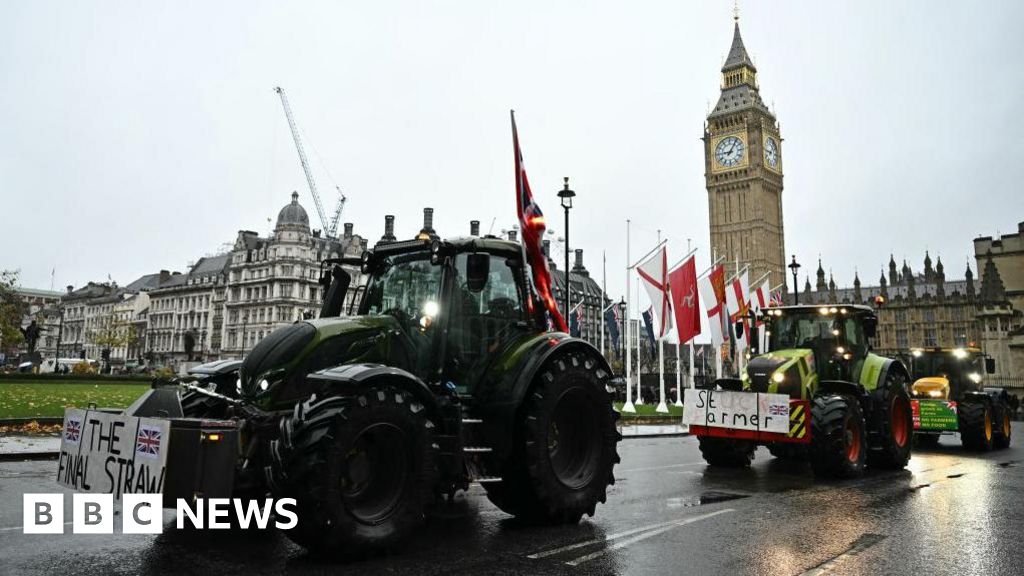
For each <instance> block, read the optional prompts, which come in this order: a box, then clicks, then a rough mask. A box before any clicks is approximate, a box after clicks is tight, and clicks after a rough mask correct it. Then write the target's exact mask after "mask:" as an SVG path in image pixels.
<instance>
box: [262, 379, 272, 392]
mask: <svg viewBox="0 0 1024 576" xmlns="http://www.w3.org/2000/svg"><path fill="white" fill-rule="evenodd" d="M267 388H270V382H268V381H267V379H266V378H264V379H262V380H260V390H262V391H263V392H266V391H267Z"/></svg>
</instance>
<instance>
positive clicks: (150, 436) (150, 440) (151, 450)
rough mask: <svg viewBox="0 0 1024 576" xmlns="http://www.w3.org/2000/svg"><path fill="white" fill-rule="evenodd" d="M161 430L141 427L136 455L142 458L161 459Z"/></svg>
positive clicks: (136, 445)
mask: <svg viewBox="0 0 1024 576" xmlns="http://www.w3.org/2000/svg"><path fill="white" fill-rule="evenodd" d="M161 440H162V438H161V434H160V428H157V427H156V426H146V425H142V426H139V435H138V437H136V439H135V453H136V454H140V455H142V456H152V457H153V458H159V457H160V442H161Z"/></svg>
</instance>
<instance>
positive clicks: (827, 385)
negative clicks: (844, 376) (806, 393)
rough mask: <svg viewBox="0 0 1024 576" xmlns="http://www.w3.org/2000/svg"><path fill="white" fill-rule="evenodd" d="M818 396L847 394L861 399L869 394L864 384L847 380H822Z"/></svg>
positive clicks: (819, 384)
mask: <svg viewBox="0 0 1024 576" xmlns="http://www.w3.org/2000/svg"><path fill="white" fill-rule="evenodd" d="M818 394H819V395H822V394H847V395H849V396H853V397H854V398H861V397H863V396H865V395H866V394H867V391H866V390H865V389H864V385H863V384H858V383H856V382H847V381H845V380H822V381H821V382H819V383H818Z"/></svg>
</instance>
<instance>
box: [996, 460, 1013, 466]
mask: <svg viewBox="0 0 1024 576" xmlns="http://www.w3.org/2000/svg"><path fill="white" fill-rule="evenodd" d="M1016 465H1017V461H1016V460H1010V461H1009V462H1000V463H999V467H1000V468H1012V467H1014V466H1016Z"/></svg>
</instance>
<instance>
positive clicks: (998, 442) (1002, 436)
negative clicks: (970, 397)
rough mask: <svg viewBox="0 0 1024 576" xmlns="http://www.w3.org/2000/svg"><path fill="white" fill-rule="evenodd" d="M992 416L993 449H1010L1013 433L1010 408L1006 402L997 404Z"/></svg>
mask: <svg viewBox="0 0 1024 576" xmlns="http://www.w3.org/2000/svg"><path fill="white" fill-rule="evenodd" d="M992 416H993V418H992V447H993V448H1009V447H1010V437H1011V434H1012V432H1013V430H1012V428H1011V426H1010V406H1009V405H1008V404H1007V403H1006V402H1004V401H1000V402H996V404H995V405H994V410H993V411H992Z"/></svg>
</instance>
